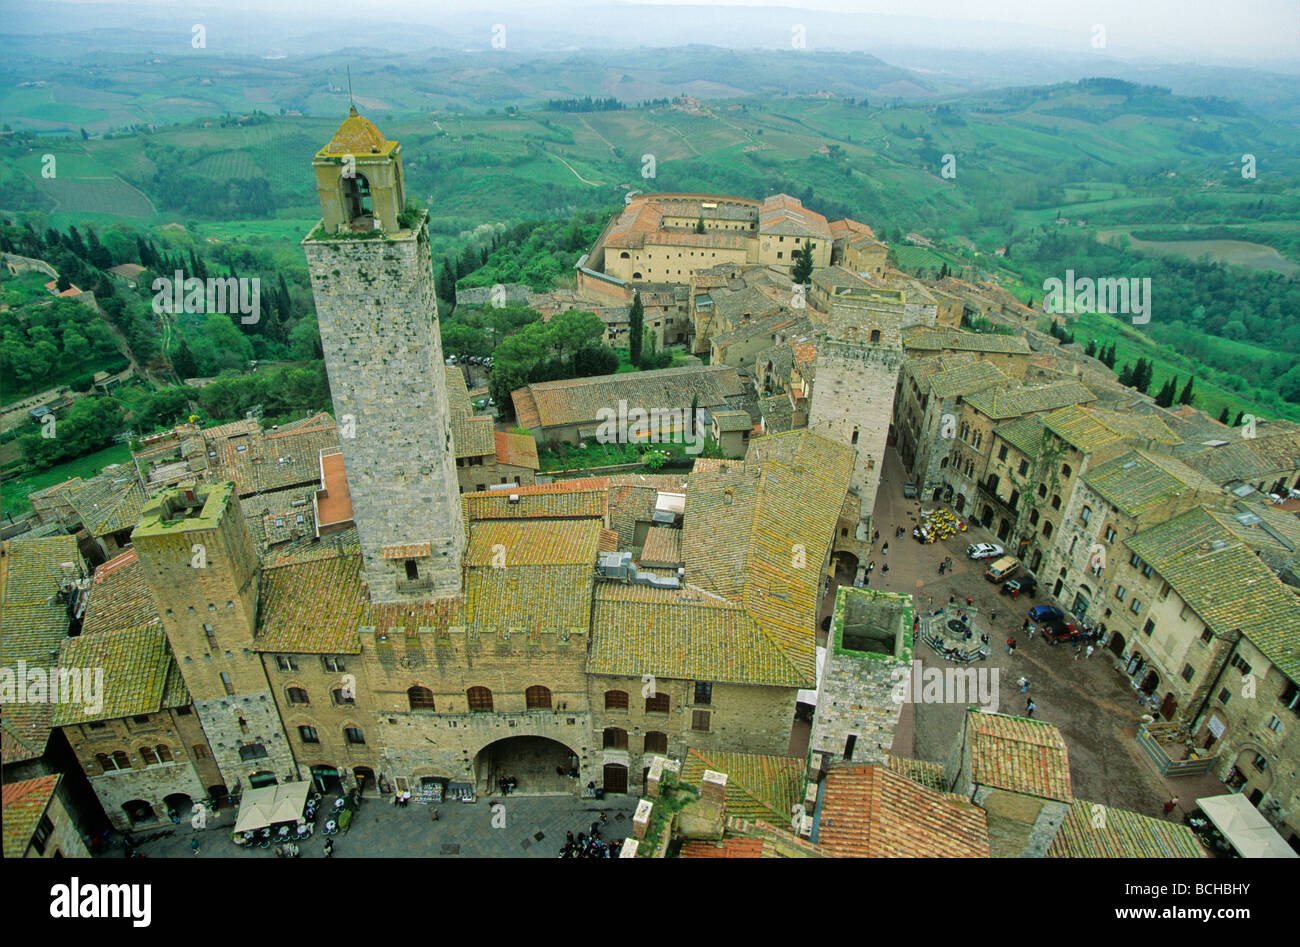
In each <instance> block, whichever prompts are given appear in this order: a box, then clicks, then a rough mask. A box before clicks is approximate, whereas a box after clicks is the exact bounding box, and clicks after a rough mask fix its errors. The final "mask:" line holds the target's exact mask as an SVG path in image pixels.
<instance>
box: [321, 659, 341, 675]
mask: <svg viewBox="0 0 1300 947" xmlns="http://www.w3.org/2000/svg"><path fill="white" fill-rule="evenodd" d="M320 663H321V666H322V667H324V668H325V670H327V671H336V672H342V671H346V670H347V666H346V665H345V664H344V663H343V659H342V658H333V657H322V658H321V659H320Z"/></svg>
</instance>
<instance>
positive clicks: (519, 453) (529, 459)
mask: <svg viewBox="0 0 1300 947" xmlns="http://www.w3.org/2000/svg"><path fill="white" fill-rule="evenodd" d="M495 437H496V451H497V463H498V464H509V465H510V466H512V467H527V468H528V469H530V470H540V469H541V467H542V465H541V462H540V461H539V460H538V459H537V440H536V438H534V437H533V436H532V435H531V434H509V433H507V432H505V431H497V432H496V433H495Z"/></svg>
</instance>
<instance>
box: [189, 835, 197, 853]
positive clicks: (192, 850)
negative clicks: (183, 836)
mask: <svg viewBox="0 0 1300 947" xmlns="http://www.w3.org/2000/svg"><path fill="white" fill-rule="evenodd" d="M198 853H199V840H198V839H196V838H192V839H190V854H191V855H197V854H198Z"/></svg>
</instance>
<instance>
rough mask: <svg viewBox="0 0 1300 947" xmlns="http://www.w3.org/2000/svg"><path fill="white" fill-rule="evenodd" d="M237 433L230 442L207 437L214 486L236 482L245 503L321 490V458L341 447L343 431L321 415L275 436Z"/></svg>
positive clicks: (208, 433)
mask: <svg viewBox="0 0 1300 947" xmlns="http://www.w3.org/2000/svg"><path fill="white" fill-rule="evenodd" d="M253 424H254V427H253V429H251V430H250V429H246V428H245V429H236V430H235V431H234V432H233V433H231V434H230V435H228V436H219V435H217V434H215V433H214V432H216V431H219V430H221V429H220V428H209V429H207V430H205V431H203V437H204V441H205V443H206V446H207V450H208V451H209V452H211V453H215V455H216V456H214V457H209V458H208V473H207V474H206V475H205V476H206V479H208V480H210V481H214V482H215V481H224V480H233V481H235V483H236V484H237V485H238V489H239V495H240V496H241V497H246V496H249V495H250V494H254V493H265V492H268V491H272V490H283V489H286V488H288V487H296V486H308V485H319V483H320V452H321V451H322V450H326V449H330V448H337V447H338V446H339V432H338V427H337V426H336V425H335V423H334V419H333V418H332V417H330V416H329V415H328V414H325V413H323V412H322V413H320V414H317V415H313V416H312V417H311V418H307V419H306V420H304V421H300V422H295V423H294V424H292V425H286V426H284V427H282V428H280V429H279V430H275V431H262V429H261V428H260V427H258V426H257V425H256V422H253Z"/></svg>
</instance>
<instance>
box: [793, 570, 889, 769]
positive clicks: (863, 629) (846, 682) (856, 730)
mask: <svg viewBox="0 0 1300 947" xmlns="http://www.w3.org/2000/svg"><path fill="white" fill-rule="evenodd" d="M911 662H912V598H911V596H910V595H897V594H895V593H893V592H879V591H875V590H870V589H856V588H853V587H851V586H841V587H840V589H839V591H838V593H837V594H836V598H835V612H834V614H833V616H832V618H831V627H830V632H829V635H828V638H827V642H826V663H825V667H824V668H823V670H822V675H821V680H820V681H819V683H818V690H817V712H816V715H815V716H814V718H813V729H812V737H811V738H810V740H809V743H808V746H809V749H810V751H811V752H813V753H821V754H823V755H824V756H825V757H827V758H829V759H837V760H847V761H850V762H855V763H880V762H884V760H885V758H886V757H887V756H888V755H889V748H890V746H891V745H892V744H893V742H894V731H895V730H896V729H897V727H898V718H899V714H900V713H901V712H902V707H903V702H902V701H900V700H896V699H895V698H896V696H897V694H898V688H899V685H900V684H902V683H905V682H906V680H907V677H908V676H909V675H910V674H911V670H912V669H911Z"/></svg>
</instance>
